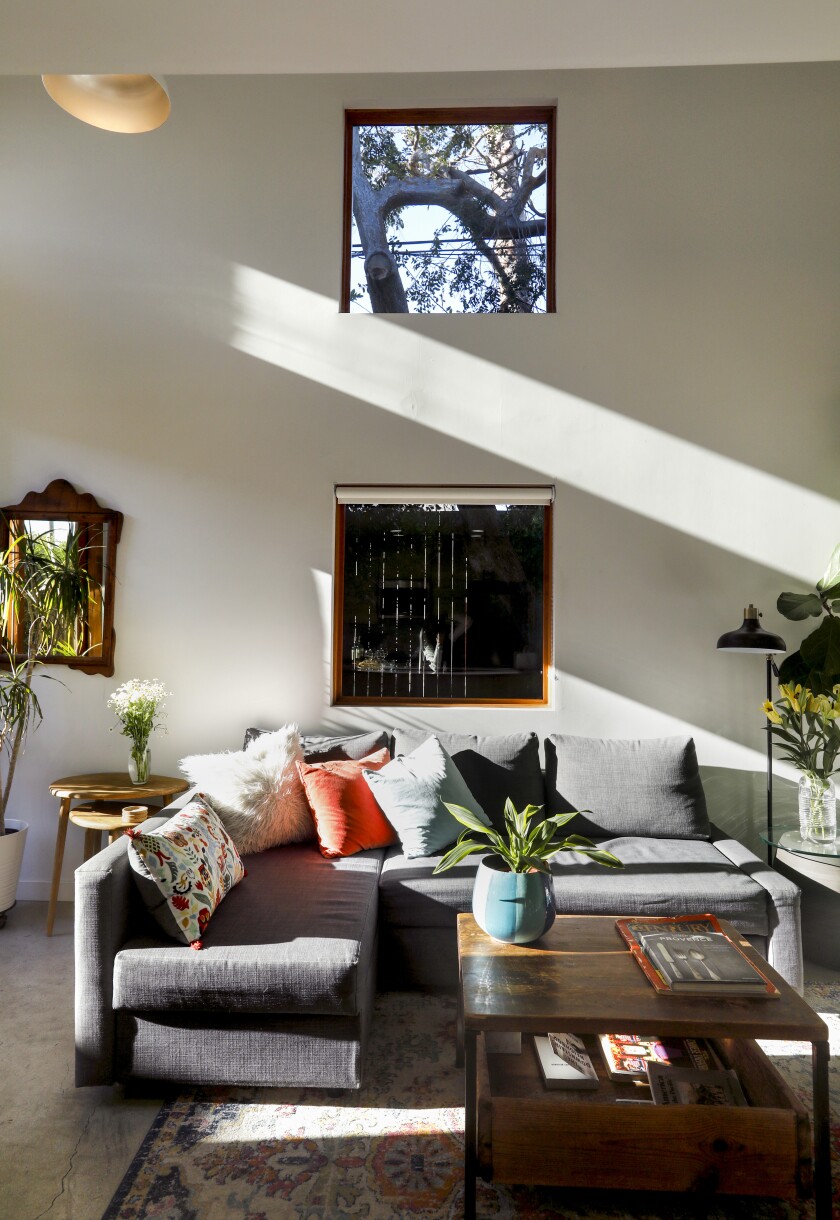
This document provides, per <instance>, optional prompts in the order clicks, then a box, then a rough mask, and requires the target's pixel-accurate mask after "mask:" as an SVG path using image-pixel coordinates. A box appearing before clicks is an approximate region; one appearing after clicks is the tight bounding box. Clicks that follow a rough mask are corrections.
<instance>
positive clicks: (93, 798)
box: [47, 771, 189, 936]
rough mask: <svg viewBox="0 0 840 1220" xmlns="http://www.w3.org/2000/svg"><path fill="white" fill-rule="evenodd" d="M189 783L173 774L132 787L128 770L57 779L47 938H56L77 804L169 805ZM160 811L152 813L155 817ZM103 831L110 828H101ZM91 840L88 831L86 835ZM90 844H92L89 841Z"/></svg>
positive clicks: (52, 788) (152, 777) (52, 789)
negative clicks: (67, 847)
mask: <svg viewBox="0 0 840 1220" xmlns="http://www.w3.org/2000/svg"><path fill="white" fill-rule="evenodd" d="M187 788H189V784H188V783H187V781H186V780H185V779H183V778H182V777H179V778H177V779H175V778H173V777H172V776H169V775H150V776H149V778H148V780H147V781H146V783H145V784H132V782H131V780H130V779H129V778H128V775H127V774H126V773H125V772H124V771H113V772H109V771H98V772H95V773H93V774H91V775H68V776H67V777H66V778H64V779H57V780H54V781H53V783H51V784H50V794H51V795H52V796H55V797H58V799H59V807H58V831H57V833H56V839H55V858H54V860H53V874H52V884H51V886H50V903H49V907H48V909H47V936H52V930H53V924H54V923H55V908H56V905H57V903H58V887H59V884H60V882H61V866H62V864H63V863H64V843H65V840H66V838H67V824H68V822H69V821H70V810H71V809H72V807H73V802H74V801H84V802H85V803H88V802H97V803H98V802H100V801H104V802H111V801H113V802H114V805H115V810H114V812H115V814H117V813H119V808H118V807H119V806H121V805H125V804H135V803H139V804H145V803H146V802H147V801H159V802H160V804H161V805H166V804H168V803H169V801H171V800H172V798H173V797H176V796H179V795H180V794H181V793H182V792H186V790H187ZM155 812H157V811H156V810H151V809H150V810H149V813H150V814H154V813H155ZM100 829H109V828H106V827H100ZM126 829H127V828H126ZM85 837H86V838H87V831H86V836H85ZM88 842H90V841H89V840H88Z"/></svg>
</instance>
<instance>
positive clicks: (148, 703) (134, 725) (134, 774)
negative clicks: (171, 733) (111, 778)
mask: <svg viewBox="0 0 840 1220" xmlns="http://www.w3.org/2000/svg"><path fill="white" fill-rule="evenodd" d="M170 695H171V692H170V691H167V690H165V689H164V686H163V683H162V682H158V680H157V678H154V679H152V680H151V681H150V680H149V679H148V678H131V679H130V680H129V681H128V682H124V683H123V684H122V686H120V687H118V688H117V690H115V691H114V693H113V694H112V695H111V697H110V698H109V699H108V707H110V708H111V709H112V710H113V712H114V714H115V716H116V717H117V720H118V721H119V729H120V732H121V733H122V735H123V736H124V737H128V739H129V740H130V741H131V753H130V754H129V759H128V774H129V777H130V779H131V782H132V783H133V784H145V783H146V782H147V781H148V778H149V774H150V772H151V766H152V753H151V750H150V749H149V738H150V737H151V735H152V733H153V732H154V731H155V729H159V728H163V725H162V718H163V716H164V714H165V713H164V712H163V711H162V710H161V709H162V705H163V701H164V699H168V698H169V697H170ZM117 727H118V726H117V725H113V726H112V729H111V731H112V732H113V730H114V729H115V728H117Z"/></svg>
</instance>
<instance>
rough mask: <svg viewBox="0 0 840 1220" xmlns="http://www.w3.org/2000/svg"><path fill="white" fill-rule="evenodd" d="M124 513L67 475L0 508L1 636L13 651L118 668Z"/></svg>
mask: <svg viewBox="0 0 840 1220" xmlns="http://www.w3.org/2000/svg"><path fill="white" fill-rule="evenodd" d="M122 520H123V517H122V513H119V512H116V511H115V510H113V509H107V508H103V507H102V506H101V505H100V504H99V503H98V501H97V500H96V499H95V498H94V497H93V496H91V495H87V494H84V493H80V492H77V491H76V490H75V488H74V487H73V486H72V485H71V484H70V483H68V482H67V481H66V480H65V479H54V480H53V482H52V483H50V484H49V486H48V487H47V488H45V490H44V491H42V492H34V491H30V492H29V493H28V495H26V496H25V497H24V498H23V500H22V501H21V502H20V504H11V505H7V506H6V507H5V508H2V509H0V559H2V560H4V562H3V566H2V568H0V578H2V584H0V612H1V617H0V642H2V645H3V647H4V649H5V651H6V652H7V653H8V654H11V655H13V656H15V657H16V658H21V657H25V656H27V655H32V654H33V653H36V654H37V655H38V657H39V659H40V660H41V661H43V662H44V663H46V664H48V665H67V666H68V667H69V668H71V669H80V670H82V672H83V673H87V674H103V675H105V676H110V675H111V674H113V672H114V639H115V636H114V584H115V573H116V558H117V543H118V542H119V537H120V531H121V529H122ZM13 588H16V589H17V595H15V594H14V592H13Z"/></svg>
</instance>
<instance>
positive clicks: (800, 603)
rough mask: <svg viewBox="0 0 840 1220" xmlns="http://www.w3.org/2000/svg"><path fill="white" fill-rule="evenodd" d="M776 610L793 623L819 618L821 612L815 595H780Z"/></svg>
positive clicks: (820, 605) (821, 608)
mask: <svg viewBox="0 0 840 1220" xmlns="http://www.w3.org/2000/svg"><path fill="white" fill-rule="evenodd" d="M776 609H777V610H778V611H779V614H783V615H784V616H785V618H789V619H791V620H792V621H793V622H795V623H797V622H799V621H800V620H801V619H805V618H819V617H820V615H821V614H822V612H823V607H822V602H821V601H820V599H819V598H818V597H817V595H816V593H780V594H779V596H778V598H777V600H776Z"/></svg>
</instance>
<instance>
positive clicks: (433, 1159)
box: [103, 983, 840, 1220]
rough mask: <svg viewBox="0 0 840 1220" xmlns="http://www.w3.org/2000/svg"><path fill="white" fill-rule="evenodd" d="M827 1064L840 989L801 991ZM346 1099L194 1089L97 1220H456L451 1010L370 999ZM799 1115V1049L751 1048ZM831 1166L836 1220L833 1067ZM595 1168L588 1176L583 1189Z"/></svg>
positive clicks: (719, 1213) (509, 1193) (662, 1201)
mask: <svg viewBox="0 0 840 1220" xmlns="http://www.w3.org/2000/svg"><path fill="white" fill-rule="evenodd" d="M807 996H808V1000H809V1002H810V1003H811V1005H812V1006H813V1007H814V1008H815V1009H816V1011H817V1012H819V1013H821V1014H823V1015H824V1016H825V1018H826V1019H827V1020H828V1021H829V1023H830V1025H831V1030H832V1055H833V1056H837V1055H840V985H837V984H827V983H820V984H814V985H812V986H810V987H809V988H808V993H807ZM377 1005H378V1011H377V1013H376V1017H375V1020H374V1024H373V1030H374V1032H373V1036H372V1042H371V1046H370V1050H369V1054H368V1061H367V1082H366V1084H365V1087H364V1088H363V1089H362V1090H361V1091H360V1092H358V1093H350V1092H346V1093H341V1094H340V1095H339V1094H337V1095H335V1096H330V1095H329V1094H325V1093H324V1092H323V1091H320V1090H314V1089H309V1090H307V1089H271V1090H267V1089H218V1090H210V1089H202V1090H196V1091H191V1092H189V1093H184V1094H182V1095H181V1096H180V1097H178V1098H177V1100H175V1101H173V1102H168V1103H166V1104H165V1105H164V1106H163V1108H162V1109H161V1111H160V1114H159V1115H158V1117H157V1119H156V1120H155V1122H154V1124H153V1126H152V1128H151V1130H150V1132H149V1134H148V1135H147V1137H146V1139H145V1141H144V1142H143V1145H142V1147H141V1149H140V1151H139V1152H138V1154H137V1156H136V1157H135V1159H134V1162H133V1163H132V1165H131V1167H130V1169H129V1171H128V1173H127V1174H126V1176H125V1178H124V1179H123V1182H122V1184H121V1185H120V1188H119V1190H118V1191H117V1193H116V1195H115V1196H114V1199H113V1201H112V1202H111V1204H110V1206H109V1207H108V1210H107V1211H106V1213H105V1216H104V1217H103V1220H141V1218H146V1217H155V1218H156V1220H222V1218H223V1217H224V1218H225V1220H228V1218H230V1217H242V1218H244V1220H272V1218H273V1217H290V1218H291V1217H295V1218H300V1220H336V1218H338V1217H344V1216H356V1217H363V1218H364V1220H398V1218H400V1220H402V1218H406V1217H416V1218H420V1217H429V1218H432V1217H434V1218H435V1220H438V1218H440V1220H450V1218H453V1220H454V1218H455V1217H459V1216H460V1215H461V1214H462V1200H463V1167H462V1156H463V1130H464V1112H463V1108H462V1100H463V1098H462V1087H463V1084H462V1079H463V1078H462V1075H461V1073H460V1072H459V1071H457V1070H456V1069H455V1066H454V1050H453V1048H454V1043H455V1002H454V1000H452V999H449V998H444V997H436V996H434V997H433V996H422V995H414V994H411V995H409V994H402V993H392V994H388V995H383V996H381V997H379V999H378V1001H377ZM762 1045H763V1046H764V1049H765V1050H766V1051H767V1052H768V1054H770V1055H771V1056H772V1058H773V1059H774V1062H775V1063H776V1065H777V1066H778V1068H779V1070H780V1071H781V1072H782V1074H783V1075H784V1076H785V1078H786V1079H787V1080H788V1081H789V1083H790V1084H791V1085H792V1087H793V1088H794V1089H795V1090H796V1092H797V1093H798V1094H799V1095H800V1096H801V1097H802V1100H803V1102H804V1103H805V1104H806V1105H807V1106H810V1047H808V1046H806V1045H805V1044H802V1043H780V1042H767V1043H763V1044H762ZM832 1157H833V1168H834V1197H835V1206H836V1210H835V1214H836V1215H840V1067H838V1066H837V1060H835V1059H832ZM596 1180H597V1165H594V1166H593V1181H596ZM478 1214H479V1216H481V1217H482V1218H484V1217H493V1218H494V1220H514V1218H517V1220H518V1218H522V1220H549V1218H551V1220H556V1218H557V1217H561V1218H562V1220H579V1218H583V1217H586V1218H587V1220H625V1218H627V1217H634V1218H636V1220H689V1218H690V1220H700V1218H701V1217H702V1218H703V1220H805V1218H807V1217H811V1216H813V1206H812V1204H810V1203H803V1204H801V1205H796V1206H794V1205H790V1204H786V1203H783V1202H780V1201H773V1200H766V1199H755V1198H749V1199H747V1198H732V1197H730V1198H728V1199H726V1200H725V1201H721V1202H712V1201H709V1200H703V1201H700V1200H698V1201H695V1202H691V1201H690V1200H687V1198H686V1197H685V1196H675V1195H661V1194H659V1195H657V1194H653V1193H651V1194H644V1195H642V1194H638V1193H632V1194H631V1193H629V1192H628V1193H627V1194H623V1195H617V1194H616V1193H615V1192H611V1193H608V1192H605V1191H602V1192H598V1191H586V1192H583V1191H574V1192H572V1191H559V1190H549V1189H536V1188H526V1187H515V1186H497V1185H491V1184H488V1183H486V1182H482V1181H479V1184H478Z"/></svg>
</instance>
